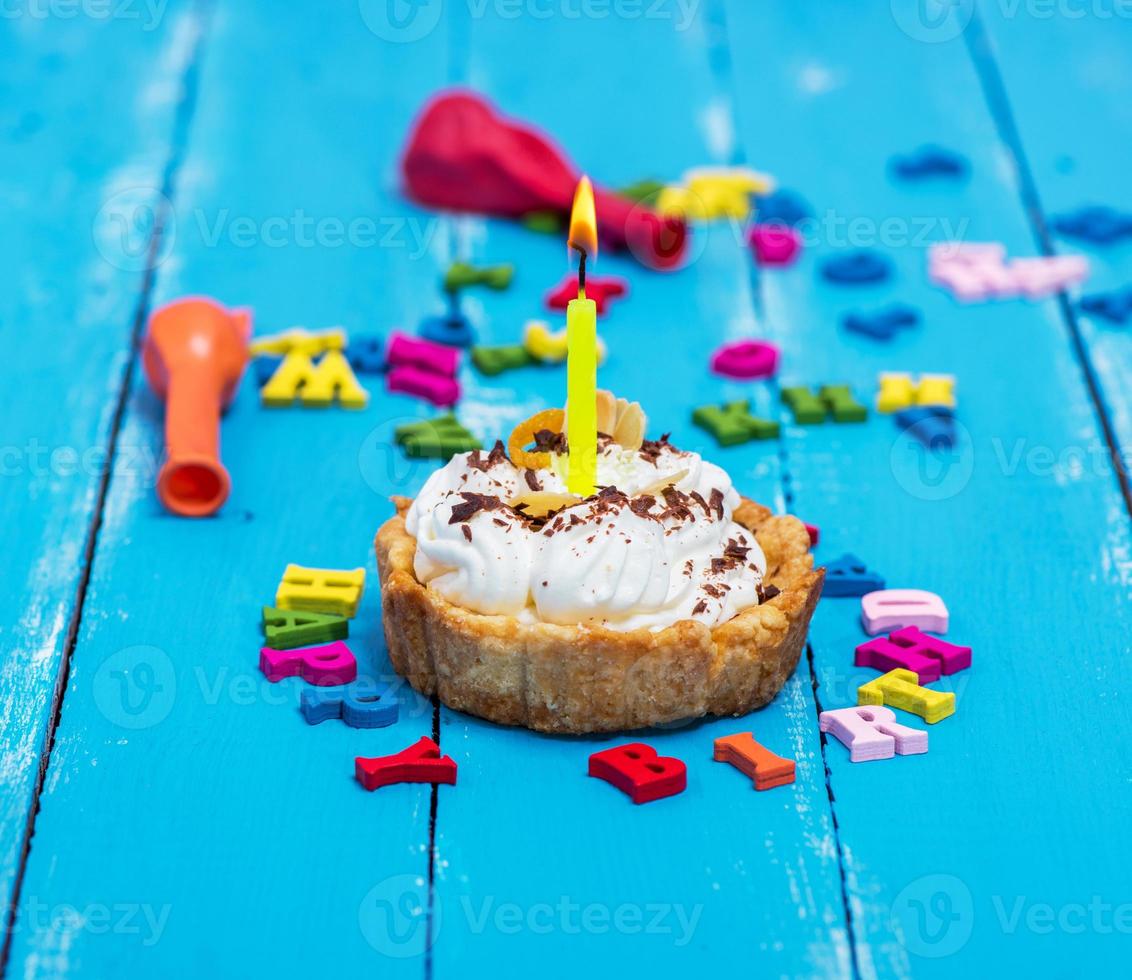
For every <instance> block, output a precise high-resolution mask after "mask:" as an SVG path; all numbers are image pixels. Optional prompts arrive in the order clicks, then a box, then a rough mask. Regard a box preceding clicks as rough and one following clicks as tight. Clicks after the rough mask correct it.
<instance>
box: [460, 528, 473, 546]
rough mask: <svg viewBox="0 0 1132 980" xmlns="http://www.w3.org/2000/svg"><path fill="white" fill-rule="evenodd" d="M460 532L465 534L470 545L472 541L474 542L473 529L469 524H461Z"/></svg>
mask: <svg viewBox="0 0 1132 980" xmlns="http://www.w3.org/2000/svg"><path fill="white" fill-rule="evenodd" d="M460 530H461V531H463V532H464V537H465V538H467V539H468V542H469V543H471V540H472V529H471V528H470V527H468V525H467V524H461V525H460Z"/></svg>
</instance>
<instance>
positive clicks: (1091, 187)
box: [968, 4, 1132, 469]
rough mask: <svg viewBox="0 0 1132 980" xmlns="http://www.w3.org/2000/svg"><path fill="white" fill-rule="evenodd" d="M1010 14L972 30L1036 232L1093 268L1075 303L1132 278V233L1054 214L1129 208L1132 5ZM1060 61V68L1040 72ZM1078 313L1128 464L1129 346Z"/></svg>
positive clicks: (997, 13)
mask: <svg viewBox="0 0 1132 980" xmlns="http://www.w3.org/2000/svg"><path fill="white" fill-rule="evenodd" d="M1007 13H1008V12H1007V11H1006V10H1004V9H1001V8H999V7H998V6H997V5H995V4H989V5H987V7H986V9H985V10H982V11H981V14H982V16H981V18H980V19H978V20H975V21H973V22H972V25H971V28H970V30H969V32H968V33H969V35H970V36H971V37H972V38H973V39H976V40H977V41H978V44H977V46H976V52H977V55H978V64H979V67H980V71H981V72H982V74H983V75H984V76H985V77H986V79H987V84H988V86H989V87H990V88H991V89H992V90H996V86H997V90H998V91H1000V93H1001V98H1000V101H999V104H998V105H997V106H996V108H997V110H998V113H999V115H1000V117H1001V118H1002V124H1003V128H1004V129H1005V131H1006V133H1007V138H1008V139H1009V141H1010V147H1011V151H1012V153H1013V154H1014V156H1015V158H1016V160H1017V162H1018V166H1019V169H1020V171H1021V172H1022V174H1023V175H1024V176H1025V178H1026V179H1027V186H1028V189H1029V190H1030V192H1031V196H1032V199H1033V204H1034V207H1035V217H1036V218H1037V219H1038V220H1039V221H1040V226H1039V227H1037V228H1036V229H1035V230H1036V233H1037V235H1038V237H1039V239H1040V240H1041V242H1042V244H1043V246H1044V247H1047V248H1051V249H1053V250H1056V251H1057V252H1060V253H1063V254H1077V255H1085V256H1087V257H1088V259H1089V262H1090V265H1091V270H1092V274H1091V275H1090V277H1089V280H1088V282H1087V283H1085V284H1084V285H1083V286H1081V287H1079V288H1077V289H1075V290H1073V297H1072V298H1073V301H1074V302H1076V301H1077V300H1078V299H1079V298H1080V297H1081V296H1082V295H1088V294H1092V293H1106V292H1109V291H1111V290H1118V289H1123V288H1127V287H1129V286H1132V239H1128V238H1125V239H1124V240H1123V241H1122V242H1119V243H1117V244H1114V245H1097V244H1094V243H1090V242H1084V241H1081V240H1079V239H1074V238H1071V237H1067V236H1062V235H1058V234H1057V233H1056V231H1054V230H1053V229H1052V228H1051V225H1052V223H1053V221H1052V219H1054V218H1055V217H1056V216H1058V215H1065V214H1070V213H1072V212H1075V211H1077V210H1078V209H1079V208H1082V207H1085V206H1090V205H1108V206H1110V207H1112V208H1115V209H1117V210H1121V211H1124V212H1125V213H1132V181H1129V179H1128V172H1129V171H1128V167H1129V162H1130V159H1129V141H1128V134H1129V133H1130V132H1132V114H1130V112H1129V107H1128V104H1127V99H1126V98H1125V97H1124V95H1125V92H1126V91H1127V88H1128V82H1129V78H1130V77H1132V57H1130V56H1129V44H1130V43H1132V21H1130V19H1129V16H1128V12H1127V11H1126V10H1124V9H1123V8H1122V7H1121V6H1120V5H1119V4H1118V5H1115V6H1114V7H1112V9H1111V10H1109V9H1108V8H1107V7H1105V6H1104V5H1100V6H1094V7H1091V8H1089V7H1087V8H1082V11H1081V16H1073V15H1072V13H1071V12H1070V11H1068V10H1058V11H1055V12H1054V14H1053V15H1052V16H1038V12H1037V11H1035V10H1031V9H1029V8H1027V6H1026V5H1021V6H1020V7H1019V9H1018V10H1017V11H1016V12H1012V13H1010V16H1007ZM1106 13H1110V14H1111V16H1107V15H1106ZM1055 62H1056V64H1057V65H1058V70H1057V71H1056V72H1046V71H1035V70H1034V66H1035V65H1043V64H1053V63H1055ZM1003 85H1004V86H1005V88H1003ZM1074 319H1075V326H1076V329H1077V330H1078V331H1079V332H1080V336H1081V339H1082V343H1083V345H1084V348H1085V351H1086V357H1087V363H1088V365H1089V367H1090V368H1091V370H1093V371H1094V372H1095V374H1096V378H1097V381H1098V385H1099V388H1100V397H1101V399H1102V401H1103V404H1104V405H1105V408H1106V410H1107V412H1108V415H1109V418H1110V419H1111V421H1112V427H1113V432H1114V436H1115V438H1116V439H1117V440H1118V441H1119V446H1120V448H1121V456H1120V457H1119V458H1121V459H1123V460H1124V463H1125V469H1127V460H1128V456H1127V451H1128V447H1130V446H1132V400H1130V399H1129V397H1128V385H1127V381H1126V379H1127V376H1128V370H1129V366H1130V364H1132V345H1130V344H1129V342H1128V337H1127V334H1126V329H1125V328H1124V327H1122V326H1120V325H1116V324H1113V323H1111V322H1108V321H1106V320H1104V319H1103V318H1098V317H1095V316H1089V315H1081V314H1080V313H1077V314H1076V315H1075V317H1074Z"/></svg>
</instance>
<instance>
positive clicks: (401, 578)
mask: <svg viewBox="0 0 1132 980" xmlns="http://www.w3.org/2000/svg"><path fill="white" fill-rule="evenodd" d="M565 422H566V419H565V416H564V413H563V412H562V411H560V410H550V411H548V412H543V413H540V414H539V415H537V416H535V417H534V418H533V419H530V420H528V422H527V423H524V424H523V425H521V426H519V427H518V428H517V429H516V430H515V432H514V433H512V437H511V439H510V440H509V444H508V446H507V447H504V445H503V444H502V443H501V442H498V443H496V445H495V447H494V448H493V449H492V450H491V451H490V452H482V451H477V452H473V453H465V454H461V455H457V456H454V457H453V458H452V459H451V460H450V461H449V463H448V464H447V465H446V466H444V467H443V468H441V469H439V470H438V471H437V472H435V473H434V474H433V475H432V476H431V477H430V479H429V480H428V482H427V483H426V484H425V486H424V488H423V489H422V490H421V492H420V494H419V495H418V496H417V498H416V499H415V500H408V499H406V498H394V503H395V505H396V508H397V514H396V516H394V517H392V518H390V520H389V521H387V522H386V524H385V525H384V526H383V527H382V528H381V530H380V531H379V532H378V535H377V541H376V548H377V564H378V571H379V574H380V579H381V595H382V609H383V613H384V627H385V637H386V641H387V643H388V646H389V653H390V657H391V658H392V661H393V665H394V667H395V668H396V669H397V671H398V672H399V673H401V674H403V675H404V676H405V677H406V678H408V680H409V682H410V683H411V684H412V685H413V687H414V688H416V689H417V690H418V691H420V692H421V693H422V694H425V695H432V694H436V695H437V696H438V697H439V698H440V700H441V701H443V702H444V703H445V704H446V705H448V706H449V707H451V708H455V709H457V710H460V711H467V712H470V713H471V714H475V715H479V716H481V717H483V718H487V719H490V720H491V721H495V722H499V723H501V724H508V725H525V726H527V727H528V728H532V729H536V730H538V731H544V732H565V733H584V732H604V731H617V730H626V729H635V728H644V727H648V726H652V725H660V724H666V723H672V722H677V721H681V720H685V719H693V718H698V717H701V716H704V715H740V714H743V713H745V712H748V711H751V710H752V709H754V708H758V707H760V706H762V705H764V704H766V703H767V702H769V701H770V700H772V699H773V698H774V696H775V695H776V694H777V693H778V691H779V690H780V689H781V688H782V685H783V684H784V683H785V681H786V679H787V678H788V677H789V676H790V674H791V673H792V672H793V670H794V668H795V666H796V665H797V663H798V658H799V655H800V653H801V650H802V646H803V644H804V642H805V635H806V630H807V627H808V625H809V621H810V617H811V615H812V613H813V609H814V606H815V604H816V603H817V600H818V596H819V595H820V593H821V584H822V579H823V576H824V571H823V570H822V569H816V570H815V569H814V567H813V560H812V557H811V555H810V553H809V541H808V537H807V534H806V530H805V528H804V526H803V525H802V524H801V522H799V521H798V520H797V519H796V518H794V517H788V516H787V517H776V516H773V515H772V514H771V513H770V511H769V510H767V508H765V507H762V506H761V505H759V504H756V503H754V502H752V501H750V500H747V499H745V498H743V497H740V495H739V494H738V493H737V492H736V490H735V489H734V487H733V486H732V483H731V480H730V478H729V477H728V475H727V474H726V473H725V472H724V471H723V470H722V469H720V468H719V467H717V466H714V465H712V464H711V463H709V462H707V461H705V460H703V459H701V458H700V457H699V456H698V455H697V454H695V453H691V452H683V451H681V450H679V449H677V448H676V447H675V446H673V445H671V444H670V443H669V442H668V439H667V438H666V437H661V438H660V439H658V440H652V441H650V440H645V439H644V438H643V436H644V432H645V418H644V414H643V413H642V412H641V410H640V407H639V406H638V405H636V404H632V405H629V404H627V403H626V402H624V401H623V400H615V399H614V398H613V397H612V396H611V395H610V394H609V393H607V392H599V393H598V398H597V428H598V431H599V436H598V439H597V447H596V448H597V459H596V480H595V482H596V486H597V487H598V489H597V491H596V492H594V493H592V494H589V495H585V496H581V495H575V494H571V493H569V492H568V490H567V485H568V483H567V467H568V460H569V455H568V452H569V443H568V432H567V433H564V432H563V429H564V428H565Z"/></svg>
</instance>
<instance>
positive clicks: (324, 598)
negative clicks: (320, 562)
mask: <svg viewBox="0 0 1132 980" xmlns="http://www.w3.org/2000/svg"><path fill="white" fill-rule="evenodd" d="M365 584H366V570H365V569H364V568H355V569H353V570H351V571H341V570H339V569H336V568H304V567H303V566H302V565H288V566H287V568H286V569H285V570H284V572H283V581H281V582H280V583H279V588H278V589H276V591H275V605H277V606H278V607H279V608H280V609H304V610H307V611H309V612H324V613H337V614H338V615H339V616H345V617H346V618H347V619H353V618H354V616H355V615H357V612H358V602H359V601H360V600H361V598H362V589H363V588H364V587H365Z"/></svg>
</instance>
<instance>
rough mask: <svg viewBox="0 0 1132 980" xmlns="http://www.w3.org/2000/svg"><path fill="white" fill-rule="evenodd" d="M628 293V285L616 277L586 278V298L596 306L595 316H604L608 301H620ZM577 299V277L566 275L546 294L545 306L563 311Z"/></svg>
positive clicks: (571, 274)
mask: <svg viewBox="0 0 1132 980" xmlns="http://www.w3.org/2000/svg"><path fill="white" fill-rule="evenodd" d="M628 292H629V284H628V282H626V281H625V280H624V279H621V278H619V277H618V276H587V277H586V298H587V299H592V300H593V301H594V303H595V304H596V306H597V315H598V316H604V315H605V308H606V307H607V306H608V305H609V301H610V300H613V299H620V298H621V297H622V296H624V295H625V294H626V293H628ZM577 298H578V277H577V276H575V275H574V274H573V273H570V274H569V275H567V276H566V277H565V278H564V279H563V280H562V281H561V282H560V283H559V284H558V285H557V286H555V287H554V288H553V289H552V290H550V292H548V293H547V294H546V305H547V307H548V308H550V309H552V310H562V311H565V310H566V307H567V306H569V305H570V300H572V299H577Z"/></svg>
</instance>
